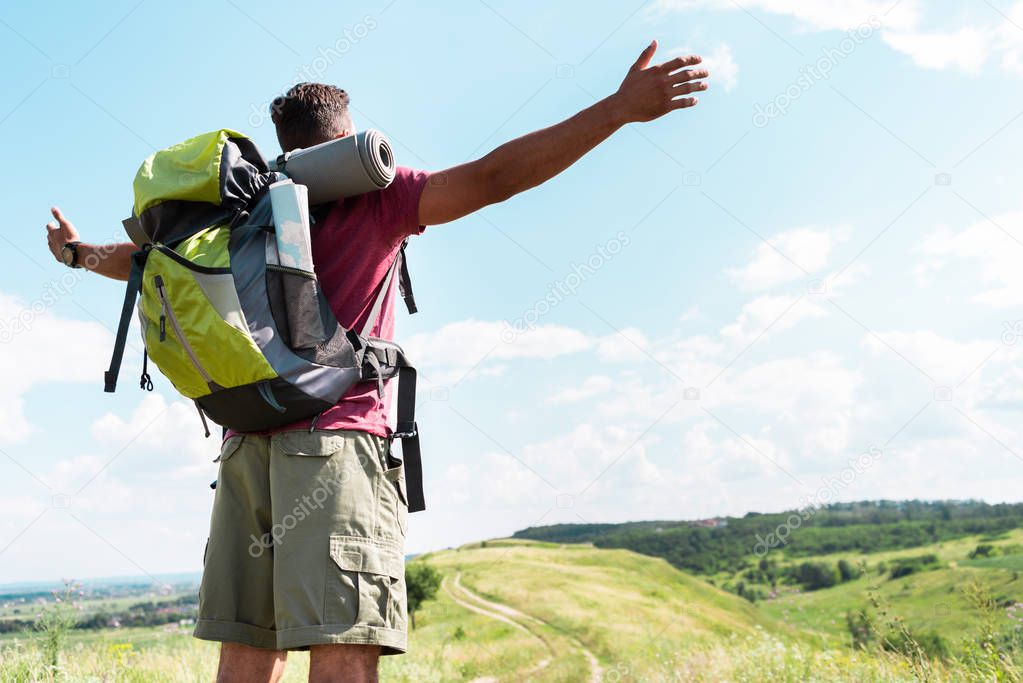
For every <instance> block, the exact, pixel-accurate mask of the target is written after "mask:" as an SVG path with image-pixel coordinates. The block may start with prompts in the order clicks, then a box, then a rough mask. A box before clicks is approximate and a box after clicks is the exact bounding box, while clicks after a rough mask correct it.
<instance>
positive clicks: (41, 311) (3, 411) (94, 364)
mask: <svg viewBox="0 0 1023 683" xmlns="http://www.w3.org/2000/svg"><path fill="white" fill-rule="evenodd" d="M50 305H51V304H50V302H49V300H48V298H47V297H45V296H44V297H40V298H39V299H37V300H35V301H32V302H26V301H24V300H23V299H19V298H17V297H14V296H11V295H9V294H4V293H0V348H2V352H0V377H3V381H2V382H0V443H3V442H8V443H10V442H15V441H19V440H21V439H24V438H26V437H27V436H29V434H31V433H32V427H31V425H29V423H28V422H27V420H26V419H25V413H24V397H25V394H27V393H28V392H29V391H30V390H31V389H33V388H34V387H36V386H38V385H40V384H46V383H51V382H93V383H95V385H96V387H97V390H99V388H100V384H101V382H102V378H103V370H104V368H105V363H106V361H107V360H108V359H109V354H110V350H111V348H112V346H113V341H112V338H111V335H110V333H109V332H107V331H106V330H105V329H104V328H103V327H102V326H101V325H99V324H97V323H93V322H83V321H79V320H67V319H64V318H59V317H57V316H55V315H54V314H53V313H52V312H51V311H50Z"/></svg>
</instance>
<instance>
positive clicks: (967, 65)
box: [653, 0, 1023, 74]
mask: <svg viewBox="0 0 1023 683" xmlns="http://www.w3.org/2000/svg"><path fill="white" fill-rule="evenodd" d="M740 8H741V9H744V10H747V11H759V12H766V13H768V14H774V15H778V16H785V17H790V18H792V19H794V20H796V21H797V22H798V23H799V26H800V27H802V28H805V29H808V30H815V31H831V30H853V29H857V28H859V27H862V26H875V25H877V24H878V22H879V23H880V25H881V27H882V31H881V37H882V40H883V41H884V43H885V44H886V45H888V46H889V47H891V48H892V49H893V50H895V51H897V52H900V53H902V54H905V55H908V56H909V57H910V59H912V61H913V63H915V64H916V65H917V66H920V67H922V68H925V69H955V70H958V71H961V72H964V73H968V74H977V73H979V72H980V70H981V68H982V67H983V66H984V64H985V63H986V62H987V61H988V60H989V58H990V57H991V56H992V55H997V56H1000V60H999V61H1000V63H1001V66H1002V68H1004V69H1005V70H1006V71H1009V72H1012V73H1017V74H1023V32H1020V31H1019V28H1018V27H1019V26H1020V25H1023V1H1018V2H1016V3H1015V4H1013V5H1012V6H1010V7H1009V8H1008V9H1007V10H1005V11H1004V13H1003V12H999V14H1004V17H998V16H992V13H991V12H989V11H987V9H986V8H980V9H978V10H974V11H972V12H971V13H968V14H967V15H966V16H965V17H964V18H960V19H959V20H958V21H957V22H956V23H955V24H954V25H947V24H946V25H944V26H938V27H935V28H923V27H922V24H923V22H924V19H925V17H924V15H923V13H922V11H921V8H922V4H921V3H920V2H908V1H907V0H903V1H902V2H895V3H892V2H889V1H888V0H882V1H878V0H827V1H824V2H803V1H801V0H748V1H747V2H745V3H743V4H742V5H739V4H738V3H735V2H732V1H731V0H658V2H657V3H656V4H655V5H654V9H653V13H654V14H655V15H656V14H658V13H664V12H673V11H690V10H698V9H711V10H722V11H726V10H737V9H740Z"/></svg>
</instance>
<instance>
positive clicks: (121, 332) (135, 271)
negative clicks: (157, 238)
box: [103, 250, 149, 393]
mask: <svg viewBox="0 0 1023 683" xmlns="http://www.w3.org/2000/svg"><path fill="white" fill-rule="evenodd" d="M148 255H149V253H148V251H145V250H142V251H136V252H134V253H133V254H132V255H131V272H129V273H128V284H127V285H126V286H125V289H124V304H123V305H122V306H121V321H120V322H119V323H118V324H117V337H116V338H115V339H114V353H113V356H112V357H111V358H110V369H108V370H107V371H106V372H104V373H103V391H105V392H107V393H113V391H114V389H116V388H117V375H118V373H119V372H120V371H121V359H122V358H124V345H125V343H126V342H127V340H128V325H129V324H130V323H131V314H132V311H134V310H135V298H136V297H137V296H138V295H139V291H140V290H141V289H142V270H143V268H144V267H145V264H146V257H147V256H148Z"/></svg>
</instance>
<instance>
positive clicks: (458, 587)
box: [441, 574, 604, 683]
mask: <svg viewBox="0 0 1023 683" xmlns="http://www.w3.org/2000/svg"><path fill="white" fill-rule="evenodd" d="M441 586H442V587H443V589H444V592H445V593H447V594H448V596H449V597H450V598H451V599H452V600H454V601H455V602H456V603H457V604H458V605H459V606H461V607H464V608H465V609H467V610H469V611H471V612H476V613H477V614H482V615H483V616H486V617H490V618H491V619H495V620H497V621H500V622H503V623H505V624H508V625H510V626H512V627H513V628H515V629H517V630H519V631H522V632H524V633H528V634H529V635H531V636H533V637H534V638H536V639H537V640H539V641H540V642H541V643H543V645H544V647H545V648H547V651H548V652H549V653H550V655H551V657H552V658H553V657H557V656H558V654H559V652H558V651H557V650H556V649H555V648H554V647H553V646H552V645H551V643H550V642H549V641H548V639H547V638H545V637H544V636H543V635H541V634H540V633H538V632H537V631H536V630H535V629H536V628H537V627H540V626H546V627H548V628H551V629H553V628H554V627H552V626H551V625H550V624H548V623H547V622H546V621H543V620H542V619H537V618H536V617H534V616H531V615H529V614H525V613H523V612H520V611H519V610H517V609H515V608H514V607H510V606H508V605H503V604H501V603H497V602H492V601H490V600H487V599H486V598H483V597H482V596H480V595H477V594H476V593H473V592H472V591H471V590H469V589H468V588H466V587H465V586H463V585H462V575H461V574H456V575H455V578H454V580H453V581H451V582H450V584H449V582H448V579H447V577H445V578H444V581H443V583H442V584H441ZM530 626H532V627H533V628H530ZM566 638H567V639H568V640H569V642H570V643H571V644H572V646H573V647H574V649H575V650H576V651H577V652H579V653H580V654H582V656H583V657H585V658H586V661H587V662H589V665H590V683H600V680H601V678H602V677H603V674H604V670H603V669H602V668H601V666H600V662H599V661H597V657H596V655H594V654H593V653H592V652H590V650H588V649H587V648H586V646H585V645H583V644H582V643H581V642H579V640H578V639H576V638H573V637H571V636H566ZM550 663H551V660H550V659H543V660H541V661H539V662H537V664H536V666H534V667H533V668H532V669H530V670H529V671H528V672H526V673H527V674H533V673H536V672H538V671H540V670H542V669H544V668H546V667H547V666H548V665H549V664H550ZM494 681H495V679H493V678H478V679H476V681H474V682H473V683H493V682H494Z"/></svg>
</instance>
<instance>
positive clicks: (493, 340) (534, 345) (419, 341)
mask: <svg viewBox="0 0 1023 683" xmlns="http://www.w3.org/2000/svg"><path fill="white" fill-rule="evenodd" d="M593 344H594V342H593V340H592V339H590V338H589V337H588V336H587V335H586V334H584V333H583V332H580V331H579V330H576V329H573V328H570V327H564V326H562V325H538V326H536V327H534V328H532V329H525V330H522V331H518V330H515V329H513V328H511V327H510V326H509V325H508V324H507V323H504V322H502V321H496V320H495V321H487V320H473V319H469V320H462V321H459V322H454V323H449V324H447V325H445V326H444V327H442V328H440V329H439V330H435V331H433V332H421V333H419V334H414V335H412V336H411V337H409V338H408V339H407V340H405V341H404V342H403V343H402V347H403V348H404V349H405V350H406V352H407V353H408V355H409V358H410V359H411V360H412V362H413V363H417V364H418V365H419V367H421V368H422V369H423V370H424V372H423V375H424V378H428V379H429V380H430V381H432V382H433V383H435V384H446V383H450V382H457V381H459V380H460V379H462V377H464V376H465V373H467V372H469V371H470V370H472V372H473V374H475V373H476V372H481V373H483V374H485V373H487V372H488V371H489V370H492V368H486V367H482V366H483V364H484V363H488V362H493V361H500V360H513V359H522V358H548V359H549V358H556V357H558V356H563V355H567V354H572V353H578V352H580V351H584V350H586V349H589V348H591V347H592V346H593Z"/></svg>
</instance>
